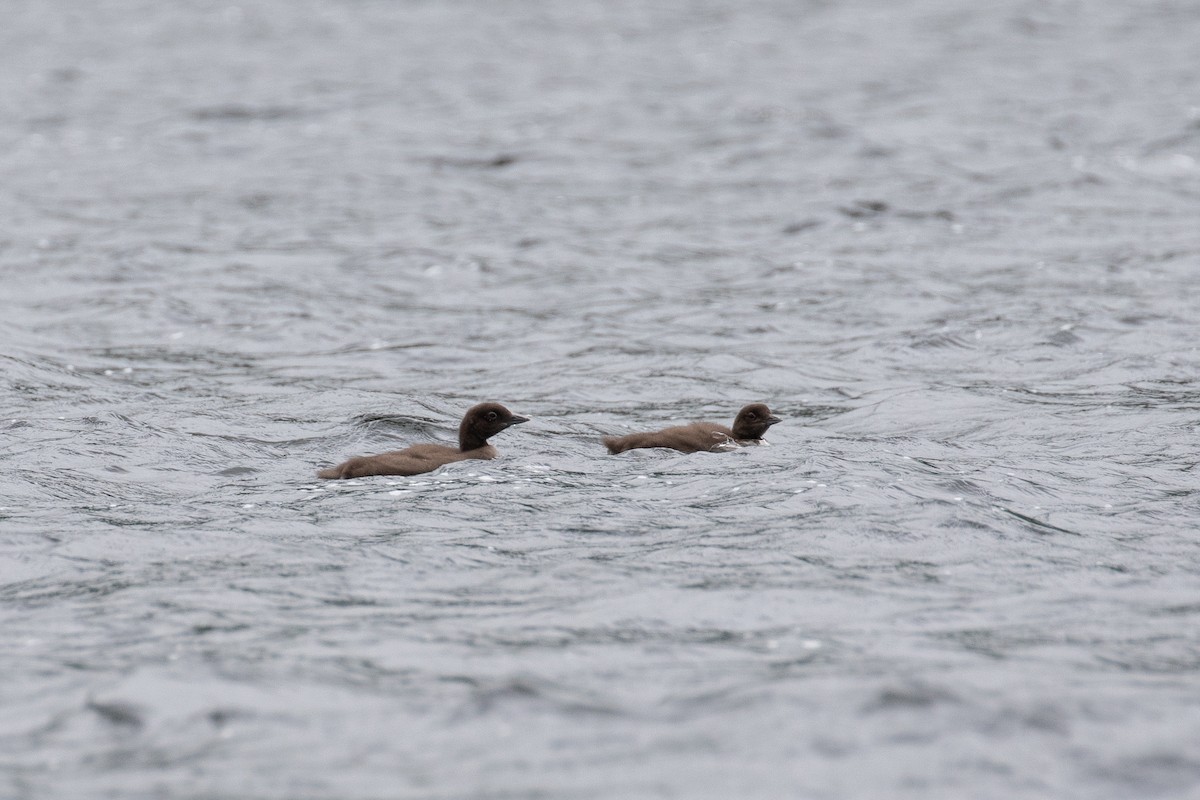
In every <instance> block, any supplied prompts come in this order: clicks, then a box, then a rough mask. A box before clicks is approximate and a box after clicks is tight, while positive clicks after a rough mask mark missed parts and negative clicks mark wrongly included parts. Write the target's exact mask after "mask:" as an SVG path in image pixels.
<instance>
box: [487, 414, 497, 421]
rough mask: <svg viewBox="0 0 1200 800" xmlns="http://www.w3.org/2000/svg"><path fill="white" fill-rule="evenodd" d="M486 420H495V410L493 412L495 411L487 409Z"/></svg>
mask: <svg viewBox="0 0 1200 800" xmlns="http://www.w3.org/2000/svg"><path fill="white" fill-rule="evenodd" d="M487 420H488V422H495V421H496V412H495V411H489V412H488V413H487Z"/></svg>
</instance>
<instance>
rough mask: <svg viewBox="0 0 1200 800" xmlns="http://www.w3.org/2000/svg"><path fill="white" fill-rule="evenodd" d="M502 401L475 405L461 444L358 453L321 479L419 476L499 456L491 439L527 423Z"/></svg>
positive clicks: (466, 419) (464, 423) (461, 433)
mask: <svg viewBox="0 0 1200 800" xmlns="http://www.w3.org/2000/svg"><path fill="white" fill-rule="evenodd" d="M528 421H529V418H528V417H521V416H518V415H516V414H514V413H512V412H511V411H509V410H508V409H507V408H505V407H504V406H502V405H500V404H499V403H480V404H479V405H477V406H472V407H471V408H470V409H468V411H467V413H466V414H465V415H464V416H463V419H462V423H461V424H460V425H459V426H458V447H457V448H453V447H447V446H445V445H441V444H414V445H413V446H412V447H407V448H405V449H403V450H393V451H392V452H390V453H380V454H379V455H376V456H356V457H354V458H352V459H350V460H349V461H345V462H343V463H341V464H338V465H337V466H336V467H329V468H328V469H323V470H321V471H320V472H318V473H317V477H318V478H331V479H332V478H362V477H365V476H367V475H420V474H421V473H422V472H432V471H433V470H435V469H437V468H438V467H441V466H444V465H446V464H453V463H454V462H455V461H466V460H468V459H472V458H482V459H489V458H495V457H496V448H494V447H492V446H491V445H490V444H488V441H487V440H488V439H489V438H490V437H492V436H495V435H496V434H497V433H500V431H502V430H504V429H505V428H508V427H510V426H512V425H520V424H521V423H522V422H528Z"/></svg>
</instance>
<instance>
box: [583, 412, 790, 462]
mask: <svg viewBox="0 0 1200 800" xmlns="http://www.w3.org/2000/svg"><path fill="white" fill-rule="evenodd" d="M779 421H780V420H779V417H776V416H774V415H772V414H771V409H769V408H767V407H766V406H765V405H763V404H762V403H751V404H750V405H748V406H746V407H745V408H743V409H742V410H741V411H739V412H738V415H737V417H736V418H735V419H734V420H733V427H732V428H726V427H725V426H724V425H717V424H715V423H712V422H693V423H692V424H691V425H679V426H676V427H674V428H664V429H663V430H661V431H652V432H650V433H631V434H629V435H628V436H606V437H604V439H603V440H602V441H603V442H604V446H605V447H607V448H608V452H610V453H613V454H614V455H615V454H617V453H624V452H625V451H626V450H635V449H637V448H639V447H669V448H671V449H672V450H678V451H679V452H681V453H699V452H719V451H721V450H728V449H730V448H731V447H736V446H744V445H750V444H761V443H762V437H763V435H764V434H765V433H766V432H767V428H770V427H771V426H772V425H774V424H775V423H776V422H779Z"/></svg>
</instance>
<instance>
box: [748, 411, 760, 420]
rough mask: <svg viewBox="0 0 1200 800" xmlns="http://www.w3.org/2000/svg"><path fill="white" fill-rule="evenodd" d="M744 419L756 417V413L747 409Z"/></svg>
mask: <svg viewBox="0 0 1200 800" xmlns="http://www.w3.org/2000/svg"><path fill="white" fill-rule="evenodd" d="M746 419H758V414H755V413H754V412H753V411H747V412H746Z"/></svg>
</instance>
